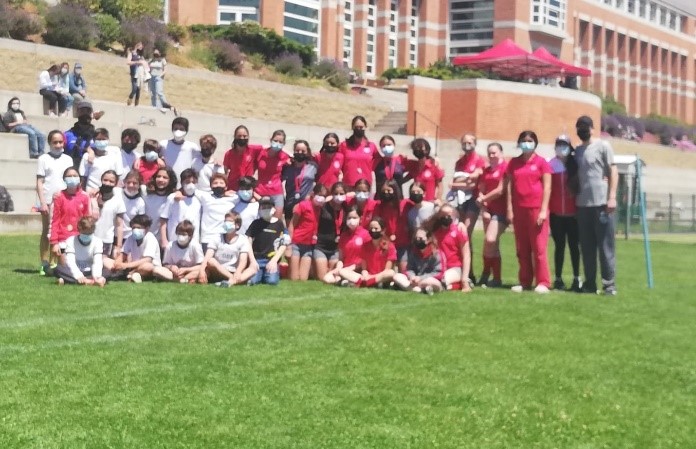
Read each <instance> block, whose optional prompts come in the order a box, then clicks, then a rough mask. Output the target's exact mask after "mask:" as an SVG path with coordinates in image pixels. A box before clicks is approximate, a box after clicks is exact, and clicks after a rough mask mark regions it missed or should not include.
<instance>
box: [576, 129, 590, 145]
mask: <svg viewBox="0 0 696 449" xmlns="http://www.w3.org/2000/svg"><path fill="white" fill-rule="evenodd" d="M577 134H578V137H579V138H580V140H582V141H583V142H587V141H588V140H590V137H591V136H592V131H590V128H578V130H577Z"/></svg>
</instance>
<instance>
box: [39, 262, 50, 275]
mask: <svg viewBox="0 0 696 449" xmlns="http://www.w3.org/2000/svg"><path fill="white" fill-rule="evenodd" d="M50 269H51V265H49V263H48V262H41V266H40V267H39V276H46V274H47V273H48V271H49V270H50Z"/></svg>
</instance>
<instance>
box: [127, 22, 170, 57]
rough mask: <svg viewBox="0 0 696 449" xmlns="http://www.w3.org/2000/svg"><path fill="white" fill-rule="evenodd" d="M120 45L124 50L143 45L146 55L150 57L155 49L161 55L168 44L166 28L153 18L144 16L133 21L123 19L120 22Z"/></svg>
mask: <svg viewBox="0 0 696 449" xmlns="http://www.w3.org/2000/svg"><path fill="white" fill-rule="evenodd" d="M119 41H120V43H121V44H122V45H123V46H124V47H126V48H129V47H130V48H132V47H133V46H134V45H135V44H136V43H138V42H142V43H143V50H144V53H145V54H146V55H151V54H152V51H153V50H154V49H155V48H156V49H158V50H159V51H160V52H162V53H163V54H164V53H165V52H166V49H167V44H168V43H169V35H168V34H167V27H166V26H165V25H164V24H163V23H162V22H160V21H159V20H157V19H155V18H154V17H149V16H144V17H138V18H135V19H124V20H123V22H121V36H120V39H119Z"/></svg>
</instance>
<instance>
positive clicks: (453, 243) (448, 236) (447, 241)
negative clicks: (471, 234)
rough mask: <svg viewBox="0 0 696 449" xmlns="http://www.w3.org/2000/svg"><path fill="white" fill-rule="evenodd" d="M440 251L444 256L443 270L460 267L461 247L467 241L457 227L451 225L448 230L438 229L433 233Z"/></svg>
mask: <svg viewBox="0 0 696 449" xmlns="http://www.w3.org/2000/svg"><path fill="white" fill-rule="evenodd" d="M433 236H434V237H435V240H437V245H438V246H439V247H440V251H441V252H442V254H443V255H444V256H445V263H444V266H445V270H449V269H450V268H458V267H461V266H462V247H463V246H464V245H465V244H466V242H468V241H469V238H468V237H467V236H466V234H464V233H463V232H462V231H461V230H460V229H459V227H458V226H457V225H456V224H454V223H452V224H451V225H450V226H449V228H439V229H438V230H437V231H435V232H433Z"/></svg>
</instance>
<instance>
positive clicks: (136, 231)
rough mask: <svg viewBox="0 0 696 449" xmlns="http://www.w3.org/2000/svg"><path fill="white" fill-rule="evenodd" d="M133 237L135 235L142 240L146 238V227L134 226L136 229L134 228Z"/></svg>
mask: <svg viewBox="0 0 696 449" xmlns="http://www.w3.org/2000/svg"><path fill="white" fill-rule="evenodd" d="M133 237H134V238H135V239H136V240H142V239H144V238H145V230H144V229H140V228H134V229H133Z"/></svg>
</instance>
